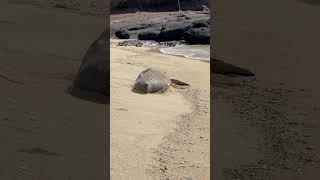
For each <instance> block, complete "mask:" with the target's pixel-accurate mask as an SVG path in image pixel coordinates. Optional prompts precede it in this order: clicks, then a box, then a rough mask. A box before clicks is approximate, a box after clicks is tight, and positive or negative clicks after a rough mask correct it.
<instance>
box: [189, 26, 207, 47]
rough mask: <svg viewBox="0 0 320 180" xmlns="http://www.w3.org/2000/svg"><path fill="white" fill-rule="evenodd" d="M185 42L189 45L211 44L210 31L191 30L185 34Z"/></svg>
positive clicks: (204, 29)
mask: <svg viewBox="0 0 320 180" xmlns="http://www.w3.org/2000/svg"><path fill="white" fill-rule="evenodd" d="M184 40H185V41H186V43H188V44H210V29H209V28H204V27H202V28H190V29H189V30H188V31H186V32H185V33H184Z"/></svg>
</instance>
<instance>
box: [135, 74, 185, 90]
mask: <svg viewBox="0 0 320 180" xmlns="http://www.w3.org/2000/svg"><path fill="white" fill-rule="evenodd" d="M169 86H172V87H174V88H179V89H182V88H185V87H187V86H190V85H189V84H187V83H185V82H182V81H179V80H176V79H170V78H169V77H168V76H166V75H165V74H163V73H161V72H160V71H157V70H154V69H151V68H148V69H146V70H144V71H142V72H141V73H140V74H139V76H138V77H137V79H136V81H135V84H134V86H133V89H132V90H133V91H134V92H140V93H155V92H161V91H164V90H166V89H167V88H168V87H169Z"/></svg>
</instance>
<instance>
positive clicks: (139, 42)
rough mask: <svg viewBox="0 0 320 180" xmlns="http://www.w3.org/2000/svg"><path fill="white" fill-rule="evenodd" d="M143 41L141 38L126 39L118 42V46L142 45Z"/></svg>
mask: <svg viewBox="0 0 320 180" xmlns="http://www.w3.org/2000/svg"><path fill="white" fill-rule="evenodd" d="M143 44H144V43H143V42H142V41H139V40H136V39H134V40H126V41H122V42H119V43H118V46H136V47H142V46H143Z"/></svg>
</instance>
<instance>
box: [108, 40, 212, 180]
mask: <svg viewBox="0 0 320 180" xmlns="http://www.w3.org/2000/svg"><path fill="white" fill-rule="evenodd" d="M111 42H113V43H111V50H110V53H111V84H110V85H111V104H110V110H111V127H112V128H111V147H110V148H111V178H112V179H121V178H122V179H126V178H129V177H130V179H150V178H155V179H159V178H161V179H165V178H169V179H180V178H188V177H189V178H194V179H209V175H210V173H209V168H210V166H209V157H210V154H209V150H210V149H209V141H210V137H209V132H210V129H209V125H210V122H209V113H210V112H209V92H210V91H209V78H210V77H209V64H208V63H205V62H201V61H196V60H191V59H187V58H183V57H177V56H171V55H166V54H161V53H159V52H157V51H154V50H152V49H147V48H137V47H119V46H117V42H118V40H111ZM146 68H156V69H158V70H161V71H162V72H165V73H166V74H167V75H168V76H169V77H170V78H174V79H179V80H181V81H184V82H187V83H189V84H190V85H191V88H190V89H184V90H178V89H174V88H170V89H169V90H168V91H167V92H166V93H164V94H147V95H143V94H137V93H134V92H132V91H131V89H132V87H133V84H134V82H135V80H136V78H137V76H138V75H139V74H140V73H141V72H142V71H143V70H145V69H146Z"/></svg>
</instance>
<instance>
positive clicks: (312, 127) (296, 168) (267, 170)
mask: <svg viewBox="0 0 320 180" xmlns="http://www.w3.org/2000/svg"><path fill="white" fill-rule="evenodd" d="M213 6H214V9H215V11H216V12H215V16H216V17H215V24H214V27H215V28H214V34H215V36H214V39H213V43H212V44H213V47H215V49H214V52H212V54H213V55H214V57H215V58H216V59H220V60H224V61H226V62H230V63H233V64H235V65H239V66H242V67H244V68H247V69H250V70H252V71H253V72H254V73H255V74H256V79H243V78H235V77H233V78H226V77H221V76H214V78H213V86H212V90H213V91H214V93H213V94H214V96H213V98H214V100H213V101H211V102H212V103H213V105H212V108H213V110H212V111H213V113H212V115H213V116H212V119H213V120H214V122H213V129H212V132H213V137H214V139H213V141H212V143H213V144H212V145H213V167H216V168H214V172H215V173H214V177H215V178H217V179H228V178H229V179H232V178H242V179H249V178H253V179H259V178H260V179H272V180H277V179H279V180H280V179H281V180H286V179H288V180H289V179H290V180H298V179H318V178H319V166H318V165H319V151H320V144H319V140H318V139H319V136H320V133H319V130H318V127H319V122H318V119H319V115H320V114H319V100H320V99H319V97H320V96H319V93H318V92H319V90H320V86H319V83H317V78H316V77H318V76H319V75H318V70H317V69H318V67H319V58H320V53H319V51H318V50H317V46H318V45H317V44H318V42H319V40H320V39H319V37H320V36H318V35H317V34H318V32H319V30H320V25H319V23H318V17H319V15H320V11H319V10H320V9H319V8H320V6H317V5H316V4H312V3H311V4H309V3H304V2H302V1H288V0H285V1H281V2H280V1H274V0H271V1H259V2H257V1H253V0H245V1H239V2H236V1H232V2H231V1H216V2H215V3H214V4H213ZM244 81H247V82H244Z"/></svg>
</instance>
